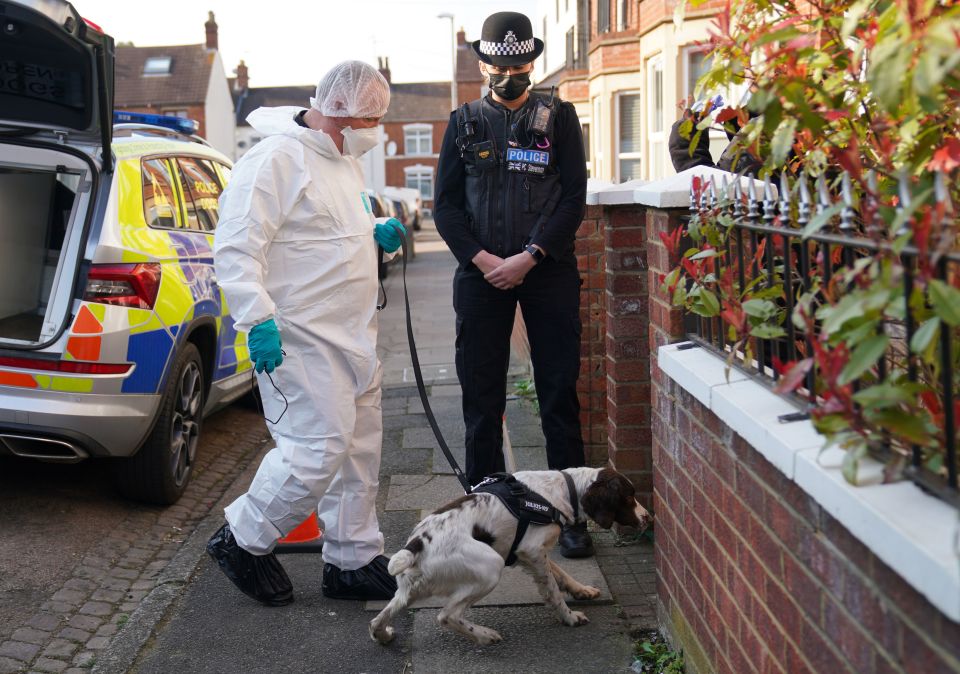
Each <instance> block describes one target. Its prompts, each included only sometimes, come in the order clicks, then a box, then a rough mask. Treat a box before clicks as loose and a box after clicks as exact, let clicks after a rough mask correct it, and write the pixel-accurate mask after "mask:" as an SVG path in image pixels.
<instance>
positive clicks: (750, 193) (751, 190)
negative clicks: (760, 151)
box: [747, 173, 760, 223]
mask: <svg viewBox="0 0 960 674" xmlns="http://www.w3.org/2000/svg"><path fill="white" fill-rule="evenodd" d="M747 177H748V178H749V179H750V184H749V185H747V217H748V218H750V222H754V223H755V222H756V221H757V218H758V217H759V216H760V211H759V210H758V208H757V194H756V184H757V181H756V180H755V179H754V177H753V174H752V173H748V174H747Z"/></svg>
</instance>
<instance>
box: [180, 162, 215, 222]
mask: <svg viewBox="0 0 960 674" xmlns="http://www.w3.org/2000/svg"><path fill="white" fill-rule="evenodd" d="M177 163H178V164H179V165H180V180H181V184H182V185H183V187H184V190H183V199H184V206H185V207H186V210H187V227H188V228H190V229H195V230H199V231H202V232H212V231H213V230H214V229H215V228H216V226H217V218H218V217H219V211H218V203H217V202H218V200H219V199H220V192H221V189H220V180H219V179H218V178H217V172H216V169H215V168H214V167H213V164H211V163H210V162H209V161H206V160H205V159H195V158H193V157H180V158H178V159H177Z"/></svg>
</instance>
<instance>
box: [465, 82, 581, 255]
mask: <svg viewBox="0 0 960 674" xmlns="http://www.w3.org/2000/svg"><path fill="white" fill-rule="evenodd" d="M539 99H540V97H539V96H538V95H536V94H531V95H530V97H529V99H528V100H527V102H526V103H525V104H524V105H523V107H521V108H520V109H519V110H513V111H511V110H507V109H506V108H502V107H499V106H497V105H495V104H493V103H492V102H491V101H490V100H488V99H487V98H484V99H480V100H476V101H473V102H471V103H465V104H464V105H462V106H461V107H460V108H459V110H458V111H457V127H458V129H457V145H458V147H459V150H460V158H461V161H462V162H463V164H464V171H465V173H466V184H465V193H466V204H465V205H466V212H467V220H468V223H469V225H470V229H471V231H472V232H473V235H474V236H475V237H477V239H478V240H479V242H480V244H481V245H482V246H483V247H484V249H485V250H487V251H489V252H491V253H494V254H496V255H499V256H500V257H507V256H509V255H515V254H517V253H519V252H521V251H522V250H523V249H524V248H526V246H527V245H528V244H529V243H530V240H531V239H532V237H533V236H534V234H536V233H537V232H538V231H542V229H543V226H544V225H545V224H546V222H547V219H548V218H549V217H550V216H551V215H552V214H553V211H554V210H555V209H556V207H557V204H558V203H559V201H560V196H561V192H562V188H561V185H560V176H559V174H558V173H557V159H556V147H555V145H554V138H553V136H554V134H553V133H552V132H551V133H550V134H549V135H546V136H538V135H537V134H535V133H533V132H531V131H530V130H529V129H528V125H529V122H530V118H531V116H532V115H533V112H534V109H535V106H536V103H537V100H539ZM543 100H544V102H546V99H543ZM563 104H564V103H563V102H562V101H561V100H560V99H559V98H555V99H553V103H552V107H553V109H554V115H555V116H556V115H559V113H560V107H561V105H563Z"/></svg>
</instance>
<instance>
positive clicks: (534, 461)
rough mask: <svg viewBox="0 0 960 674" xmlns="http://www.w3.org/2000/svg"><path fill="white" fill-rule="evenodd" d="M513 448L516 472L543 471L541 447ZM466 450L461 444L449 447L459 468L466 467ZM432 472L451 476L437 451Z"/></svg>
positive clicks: (545, 453)
mask: <svg viewBox="0 0 960 674" xmlns="http://www.w3.org/2000/svg"><path fill="white" fill-rule="evenodd" d="M512 447H513V460H514V461H516V463H517V470H544V469H545V468H546V467H547V450H546V449H544V448H543V445H535V446H523V445H520V446H517V445H512ZM466 451H467V450H466V449H464V447H463V445H462V443H461V445H460V446H459V447H457V446H452V445H451V446H450V452H451V453H452V454H453V456H454V458H455V459H456V460H457V463H459V464H460V468H463V467H464V466H465V465H466V460H467V459H466ZM432 470H433V472H434V473H436V474H438V475H453V468H451V467H450V464H449V463H448V462H447V457H446V456H444V454H443V452H441V451H440V450H439V449H434V450H433V468H432Z"/></svg>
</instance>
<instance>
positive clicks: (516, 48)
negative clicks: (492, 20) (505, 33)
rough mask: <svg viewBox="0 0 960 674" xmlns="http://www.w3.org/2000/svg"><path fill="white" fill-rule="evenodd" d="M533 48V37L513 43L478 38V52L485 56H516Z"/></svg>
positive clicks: (527, 52)
mask: <svg viewBox="0 0 960 674" xmlns="http://www.w3.org/2000/svg"><path fill="white" fill-rule="evenodd" d="M534 49H535V45H534V43H533V38H530V39H529V40H522V41H517V42H514V43H513V44H507V43H506V42H487V41H485V40H480V53H481V54H486V55H487V56H516V55H517V54H529V53H530V52H532V51H533V50H534Z"/></svg>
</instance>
